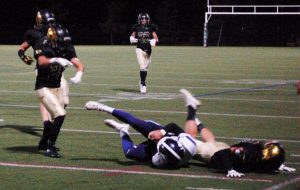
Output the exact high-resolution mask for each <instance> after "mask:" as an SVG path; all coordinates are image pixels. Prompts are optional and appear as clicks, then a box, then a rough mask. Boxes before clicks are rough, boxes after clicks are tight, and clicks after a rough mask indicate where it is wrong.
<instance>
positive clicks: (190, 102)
mask: <svg viewBox="0 0 300 190" xmlns="http://www.w3.org/2000/svg"><path fill="white" fill-rule="evenodd" d="M179 92H181V93H182V94H183V96H184V99H185V103H186V104H185V105H186V106H192V107H193V108H194V109H195V110H196V109H197V107H198V106H199V105H200V104H201V102H200V101H199V100H197V99H196V98H195V97H194V96H193V95H192V94H191V93H190V92H189V91H188V90H186V89H184V88H183V89H180V90H179Z"/></svg>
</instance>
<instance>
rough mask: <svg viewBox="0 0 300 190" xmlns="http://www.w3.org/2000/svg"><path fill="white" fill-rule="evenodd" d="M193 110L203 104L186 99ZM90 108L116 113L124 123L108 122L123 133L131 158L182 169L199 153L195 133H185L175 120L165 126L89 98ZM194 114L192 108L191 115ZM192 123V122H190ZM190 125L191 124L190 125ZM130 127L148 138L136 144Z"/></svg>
mask: <svg viewBox="0 0 300 190" xmlns="http://www.w3.org/2000/svg"><path fill="white" fill-rule="evenodd" d="M186 103H187V106H188V107H192V108H193V110H194V111H193V112H195V109H196V108H197V107H198V105H199V104H200V102H199V101H197V100H195V99H188V100H187V101H186ZM85 108H86V109H87V110H98V111H103V112H106V113H108V114H111V115H113V116H114V117H116V118H118V119H119V120H120V121H122V122H124V123H119V122H116V121H114V120H112V119H106V120H105V121H104V122H105V124H106V125H108V126H110V127H112V128H114V129H116V130H117V131H119V132H120V136H121V142H122V148H123V151H124V154H125V156H126V157H127V158H129V159H133V160H136V161H152V164H153V165H154V166H156V167H160V168H163V167H173V168H178V167H180V166H183V165H186V164H187V163H188V161H189V160H190V159H191V158H192V157H193V156H194V155H195V153H196V148H197V147H196V142H195V140H194V139H193V137H192V136H190V135H189V134H187V133H185V132H184V131H183V129H182V128H180V127H179V126H177V125H176V124H175V123H170V124H168V125H166V126H162V125H160V124H158V123H156V122H154V121H151V120H141V119H139V118H136V117H135V116H133V115H131V114H130V113H127V112H125V111H123V110H120V109H115V108H112V107H109V106H107V105H104V104H101V103H98V102H94V101H89V102H87V103H86V104H85ZM191 114H193V113H190V112H189V111H188V117H190V116H189V115H191ZM187 122H189V121H187ZM186 125H188V123H187V124H186ZM129 126H131V127H133V128H134V129H135V130H137V131H138V132H140V133H141V134H142V135H143V136H144V137H145V138H147V140H146V141H144V142H142V143H140V144H138V145H135V144H134V143H133V141H132V140H131V139H130V136H129V132H128V130H129Z"/></svg>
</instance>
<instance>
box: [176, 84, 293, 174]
mask: <svg viewBox="0 0 300 190" xmlns="http://www.w3.org/2000/svg"><path fill="white" fill-rule="evenodd" d="M180 92H181V93H182V94H183V95H184V97H185V99H186V102H189V101H196V99H195V98H194V97H193V96H192V95H191V93H190V92H189V91H187V90H185V89H181V90H180ZM187 107H188V113H189V114H188V117H187V122H186V125H185V132H186V133H188V134H190V135H191V136H192V137H194V138H195V142H196V144H197V151H196V153H195V156H194V157H193V159H196V160H199V161H201V162H204V163H205V164H207V165H209V166H210V167H211V168H214V169H222V170H224V171H225V172H227V177H243V176H244V175H245V174H244V173H241V172H245V171H255V172H271V171H275V170H279V171H286V172H293V171H295V169H294V168H290V167H287V166H285V165H284V164H283V162H284V159H285V158H284V149H283V148H282V145H280V144H279V143H278V142H274V141H269V142H264V141H247V142H240V143H238V144H235V145H232V146H229V145H227V144H226V143H223V142H217V141H216V140H215V137H214V135H213V133H212V132H211V131H210V130H209V129H208V128H206V127H205V126H204V124H203V123H202V122H201V121H200V120H199V119H197V118H196V112H195V109H194V108H193V107H191V106H189V105H187ZM198 132H200V134H201V138H202V140H201V141H200V140H196V136H197V134H198Z"/></svg>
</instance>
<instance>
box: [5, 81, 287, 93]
mask: <svg viewBox="0 0 300 190" xmlns="http://www.w3.org/2000/svg"><path fill="white" fill-rule="evenodd" d="M0 83H19V84H20V83H32V84H34V81H14V80H1V81H0ZM80 85H88V86H118V87H119V86H122V87H137V85H136V84H103V83H102V84H97V83H85V82H82V83H80ZM149 87H151V88H164V89H180V88H182V86H166V85H151V86H149ZM185 88H187V89H215V90H240V91H242V90H247V91H277V90H278V89H277V88H260V89H251V88H234V87H210V86H185ZM280 91H284V92H293V90H284V89H280Z"/></svg>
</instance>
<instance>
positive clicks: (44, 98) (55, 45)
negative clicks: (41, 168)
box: [34, 26, 84, 158]
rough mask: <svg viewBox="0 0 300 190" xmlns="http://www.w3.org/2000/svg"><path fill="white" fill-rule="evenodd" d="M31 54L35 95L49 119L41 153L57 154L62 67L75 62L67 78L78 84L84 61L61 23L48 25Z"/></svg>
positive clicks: (61, 114) (62, 113) (62, 104)
mask: <svg viewBox="0 0 300 190" xmlns="http://www.w3.org/2000/svg"><path fill="white" fill-rule="evenodd" d="M34 54H35V58H36V60H37V77H36V83H35V90H36V95H37V97H38V99H39V101H40V102H41V103H42V104H43V105H44V107H45V108H46V109H47V111H48V112H49V113H50V115H51V118H52V120H53V122H51V126H50V128H49V131H48V133H47V134H48V136H47V137H43V138H44V139H45V140H47V150H46V152H45V155H46V156H49V157H55V158H58V157H61V155H60V154H59V153H58V152H57V148H56V147H55V143H56V139H57V137H58V134H59V132H60V128H61V126H62V124H63V122H64V119H65V115H66V110H65V102H64V94H63V92H62V91H61V90H60V86H61V79H62V74H63V71H64V70H65V67H67V66H75V67H76V69H77V73H76V75H75V76H74V77H73V78H71V79H70V81H71V82H72V83H74V84H78V83H79V82H80V81H81V77H82V75H83V70H84V65H83V64H82V63H81V62H80V60H79V59H78V58H77V56H76V52H75V49H74V46H73V45H72V43H71V37H70V36H69V33H68V30H67V29H65V28H64V27H62V26H53V27H50V28H49V29H48V32H47V36H45V37H43V38H42V39H41V40H40V41H39V43H38V44H37V45H36V47H35V52H34Z"/></svg>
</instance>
